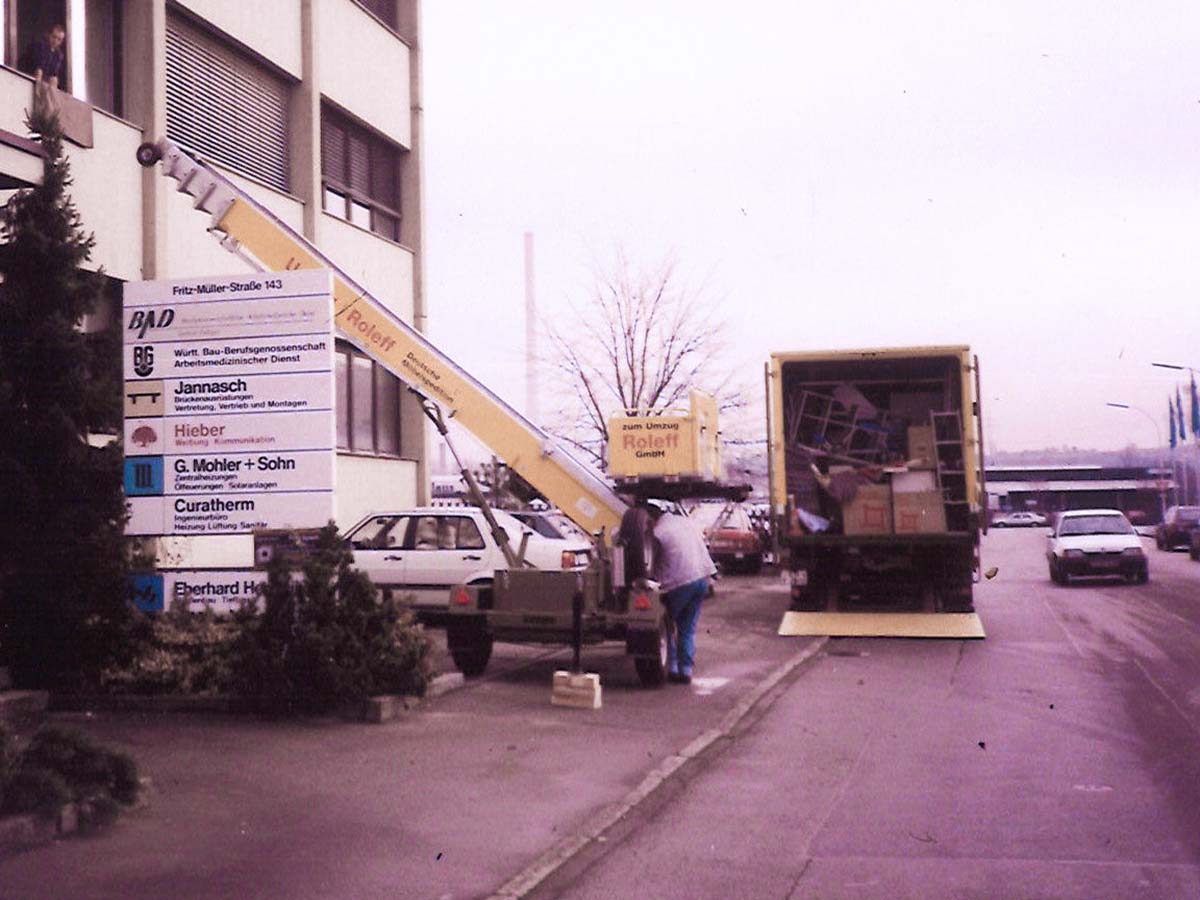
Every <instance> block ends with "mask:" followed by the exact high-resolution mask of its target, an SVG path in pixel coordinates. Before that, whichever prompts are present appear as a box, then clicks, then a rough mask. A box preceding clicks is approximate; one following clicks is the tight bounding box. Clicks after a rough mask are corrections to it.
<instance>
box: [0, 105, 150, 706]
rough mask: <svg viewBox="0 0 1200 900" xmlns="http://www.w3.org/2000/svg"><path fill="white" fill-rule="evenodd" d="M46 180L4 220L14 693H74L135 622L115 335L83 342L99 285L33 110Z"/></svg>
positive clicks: (5, 506) (3, 406) (0, 401)
mask: <svg viewBox="0 0 1200 900" xmlns="http://www.w3.org/2000/svg"><path fill="white" fill-rule="evenodd" d="M28 125H29V127H30V130H31V131H32V132H33V133H35V134H38V135H40V136H41V145H42V148H43V150H44V152H45V160H44V166H43V177H42V183H41V184H39V185H36V186H34V187H32V188H29V189H26V190H23V191H20V192H18V193H17V194H15V195H14V196H13V197H12V199H11V200H10V201H9V202H8V204H7V206H5V207H4V208H3V210H2V211H0V665H2V664H7V665H9V666H10V667H11V668H12V670H13V675H14V678H15V679H16V680H17V681H18V683H19V684H25V685H30V686H32V685H49V684H60V685H61V684H63V683H64V682H65V683H74V684H78V682H79V679H80V678H84V677H86V676H87V675H88V673H90V672H93V671H95V670H96V669H97V668H98V667H99V666H101V665H102V664H104V662H106V658H107V657H108V656H110V655H111V654H112V653H113V652H114V651H117V650H118V649H119V640H118V639H117V636H118V635H119V634H120V633H121V629H122V628H123V627H124V623H125V622H126V621H127V615H128V613H127V605H126V602H125V578H124V575H125V567H124V549H123V537H122V532H123V525H124V519H125V504H124V498H123V494H122V486H121V447H120V444H119V442H114V443H112V444H110V445H109V446H106V447H103V448H99V447H96V446H93V444H92V443H90V442H89V435H90V434H93V433H96V432H104V431H113V430H115V429H116V428H117V427H118V426H119V421H120V420H119V416H120V399H119V398H120V395H119V393H117V392H116V387H115V384H114V382H115V381H116V380H117V379H119V365H120V363H119V356H118V355H116V354H115V353H114V348H116V347H117V343H116V342H117V341H119V329H111V330H110V333H109V334H108V335H105V336H100V337H99V339H97V336H94V335H92V336H89V335H85V334H84V333H83V332H82V331H81V329H80V324H81V322H82V321H83V318H84V316H85V315H87V314H88V313H89V312H91V311H93V310H94V309H95V307H96V304H97V302H98V301H99V299H100V297H101V295H102V291H103V286H104V282H105V279H104V276H103V275H102V274H101V273H99V272H95V271H89V270H87V269H85V268H83V266H84V264H85V263H86V262H87V261H88V260H89V258H90V256H91V251H92V248H93V246H94V243H95V241H94V238H93V237H92V235H90V234H86V233H84V231H83V228H82V223H81V221H80V217H79V214H78V212H77V211H76V209H75V207H74V205H73V203H72V202H71V198H70V196H69V195H68V194H67V189H68V187H69V186H70V184H71V177H70V168H69V165H68V161H67V159H66V158H65V156H64V155H63V146H62V130H61V128H60V126H59V123H58V119H57V115H56V114H53V113H51V114H49V115H47V114H44V113H40V112H35V113H34V115H32V116H31V117H30V119H29V121H28Z"/></svg>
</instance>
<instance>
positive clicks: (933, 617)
mask: <svg viewBox="0 0 1200 900" xmlns="http://www.w3.org/2000/svg"><path fill="white" fill-rule="evenodd" d="M779 634H780V635H781V636H783V637H811V636H825V637H904V638H977V639H982V638H983V637H984V636H985V635H984V633H983V622H981V621H980V619H979V614H978V613H920V612H909V613H880V612H863V613H847V612H786V613H784V614H783V621H782V622H780V623H779Z"/></svg>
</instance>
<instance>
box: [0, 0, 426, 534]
mask: <svg viewBox="0 0 1200 900" xmlns="http://www.w3.org/2000/svg"><path fill="white" fill-rule="evenodd" d="M59 23H61V24H62V25H64V26H65V28H66V40H65V45H64V50H65V57H66V58H65V63H66V65H65V72H64V74H63V77H62V79H61V83H60V87H62V88H63V89H64V92H65V93H66V94H67V95H69V96H63V97H62V98H61V100H62V106H63V115H62V118H63V122H64V127H65V129H66V133H67V138H68V142H67V152H68V155H69V158H70V162H71V171H72V175H73V177H74V184H73V185H72V187H71V188H70V192H71V195H72V198H73V199H74V202H75V204H76V206H77V208H78V210H79V213H80V216H81V218H82V220H83V226H84V228H85V230H87V231H91V232H93V233H94V234H95V238H96V246H95V251H94V253H93V260H92V262H93V263H94V264H95V265H96V266H97V267H103V269H104V271H105V273H106V274H107V275H108V277H109V279H110V286H111V288H112V290H111V292H110V294H111V297H110V302H109V306H108V308H107V309H104V310H101V311H99V312H98V313H97V315H96V316H95V317H94V320H93V321H90V322H89V323H87V325H86V327H88V328H105V327H113V323H114V322H119V321H120V315H119V304H120V285H121V284H122V283H124V282H126V281H132V280H141V279H159V278H185V277H192V276H204V275H230V274H238V273H243V272H248V271H251V270H250V267H249V265H248V264H247V263H246V262H244V261H243V260H241V259H239V258H238V257H236V256H235V255H233V254H231V253H228V252H226V251H225V250H224V249H222V248H221V247H220V246H219V245H218V243H217V241H216V240H214V239H213V238H212V237H211V236H210V235H208V234H207V233H206V226H207V224H208V217H207V216H206V215H204V214H202V213H199V212H197V211H195V210H194V209H193V208H192V205H191V199H190V198H189V197H187V196H186V195H183V194H179V193H177V192H176V191H175V190H174V187H175V183H174V182H173V181H171V180H170V179H168V178H165V177H163V176H162V175H161V174H160V172H159V171H158V168H157V167H155V168H153V169H143V168H141V167H140V166H139V165H138V163H137V161H136V159H135V151H136V149H137V147H138V145H139V144H141V143H142V142H144V141H153V140H156V139H157V138H159V137H161V136H163V135H166V136H168V137H170V138H171V139H173V140H174V141H176V142H177V143H179V144H180V145H182V146H183V147H184V148H185V149H187V150H189V151H191V152H193V153H196V154H197V155H199V156H201V157H203V158H204V159H205V160H206V161H207V162H209V163H210V164H211V165H213V166H214V167H216V168H218V169H219V170H221V171H222V173H224V174H225V175H227V176H228V177H229V178H230V179H231V180H233V181H234V182H235V183H237V184H238V186H239V187H241V188H242V189H244V190H245V191H246V192H247V193H249V194H250V195H251V196H253V197H254V199H255V200H257V201H258V202H260V203H262V204H263V205H264V206H266V207H267V208H269V209H270V210H271V211H272V212H273V213H275V215H277V216H279V217H280V218H281V219H282V220H283V221H285V222H287V223H288V224H289V225H290V226H291V227H293V228H295V229H296V230H297V231H299V232H301V233H302V234H304V235H305V237H307V238H308V239H309V240H311V241H313V242H314V243H315V244H317V246H318V247H320V248H321V250H322V251H323V252H324V253H325V254H326V255H327V256H328V257H329V258H330V259H332V260H334V261H335V262H336V263H337V264H338V265H339V266H340V267H342V268H343V269H344V270H345V271H346V272H347V274H349V275H350V276H351V277H352V278H354V279H355V280H356V281H358V282H359V283H361V284H363V285H364V286H365V287H366V288H367V289H368V290H370V291H371V293H372V294H373V295H374V296H375V297H376V298H378V299H379V300H380V301H381V302H383V303H384V304H385V305H387V306H388V307H389V308H390V309H391V310H392V311H393V312H394V313H396V314H398V315H399V316H400V317H402V318H403V319H405V320H406V321H408V322H410V323H411V324H413V325H415V326H416V327H417V328H418V329H423V327H424V324H425V301H424V293H423V282H422V236H423V224H422V221H423V216H422V199H423V198H422V190H423V187H422V168H423V163H422V147H421V79H420V51H419V47H420V44H419V0H254V2H253V3H250V2H234V0H169V2H168V0H0V34H2V35H3V37H4V48H3V51H4V52H3V63H4V66H3V68H2V69H0V192H5V193H8V192H11V191H12V190H14V189H16V188H19V187H21V186H23V185H27V184H29V183H32V182H34V181H36V180H38V179H39V178H40V173H41V162H40V150H39V147H38V145H37V144H35V143H33V142H31V141H29V140H28V138H27V134H28V131H27V128H26V125H25V115H26V112H25V111H26V110H27V109H29V108H30V105H31V102H32V97H33V93H34V90H33V79H32V78H31V77H30V75H29V74H27V73H26V72H25V71H22V69H28V68H29V67H30V64H29V62H28V60H29V48H30V47H31V46H32V45H33V43H34V42H35V41H36V40H38V39H39V38H40V37H42V36H43V35H44V34H45V33H46V32H47V30H48V29H49V28H50V27H51V26H53V25H55V24H59ZM0 199H3V198H2V197H0ZM336 367H337V398H336V403H335V409H336V415H337V444H338V461H337V474H336V478H337V482H336V484H337V517H338V522H339V524H340V525H342V526H343V527H345V526H347V525H349V524H351V523H353V522H354V521H355V520H357V519H358V518H360V517H361V516H363V515H365V514H366V513H368V512H370V511H373V510H377V509H380V508H385V507H390V508H402V507H406V506H412V505H418V504H423V503H426V502H428V500H429V497H428V484H429V477H428V471H427V461H426V440H425V427H424V418H423V416H422V414H421V411H420V408H419V406H418V405H417V404H416V402H415V400H414V399H413V398H412V397H411V395H410V394H408V392H407V391H405V390H403V389H402V385H401V383H400V382H399V381H398V380H397V379H396V378H395V377H394V376H393V375H391V374H390V373H389V372H387V371H386V370H384V369H382V368H381V367H379V366H377V365H376V364H374V363H373V362H372V361H371V360H370V359H369V358H368V357H367V356H365V355H364V354H362V353H360V352H359V351H357V350H356V349H354V348H353V347H351V346H350V345H349V344H343V343H342V342H339V344H338V349H337V357H336Z"/></svg>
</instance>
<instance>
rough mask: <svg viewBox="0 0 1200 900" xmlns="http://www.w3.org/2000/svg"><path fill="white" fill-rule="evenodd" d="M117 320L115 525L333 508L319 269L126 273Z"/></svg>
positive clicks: (327, 288) (207, 523)
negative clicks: (121, 493) (174, 275)
mask: <svg viewBox="0 0 1200 900" xmlns="http://www.w3.org/2000/svg"><path fill="white" fill-rule="evenodd" d="M123 325H124V329H125V349H124V355H125V452H126V459H125V493H126V497H127V499H128V503H129V510H130V520H129V523H128V525H127V527H126V532H127V533H129V534H149V535H171V534H178V535H190V534H233V533H244V532H250V531H254V530H256V529H260V528H309V527H319V526H322V525H324V524H325V523H326V522H328V521H329V520H330V519H331V518H333V517H334V499H333V478H334V469H335V437H334V418H333V396H334V374H333V361H334V353H333V347H334V343H333V298H332V278H331V275H330V273H329V272H327V271H312V270H308V271H301V272H269V273H262V274H259V275H255V276H237V277H229V278H199V279H195V278H193V279H181V280H175V281H146V282H138V283H131V284H128V285H126V287H125V298H124V312H123Z"/></svg>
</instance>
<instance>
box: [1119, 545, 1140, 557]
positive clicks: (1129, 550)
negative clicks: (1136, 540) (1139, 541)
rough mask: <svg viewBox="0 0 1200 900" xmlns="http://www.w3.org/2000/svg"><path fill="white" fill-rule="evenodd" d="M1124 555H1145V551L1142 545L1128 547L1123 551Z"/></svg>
mask: <svg viewBox="0 0 1200 900" xmlns="http://www.w3.org/2000/svg"><path fill="white" fill-rule="evenodd" d="M1121 555H1122V556H1145V555H1146V554H1145V552H1144V551H1143V550H1142V548H1141V547H1126V548H1125V549H1124V550H1122V551H1121Z"/></svg>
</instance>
